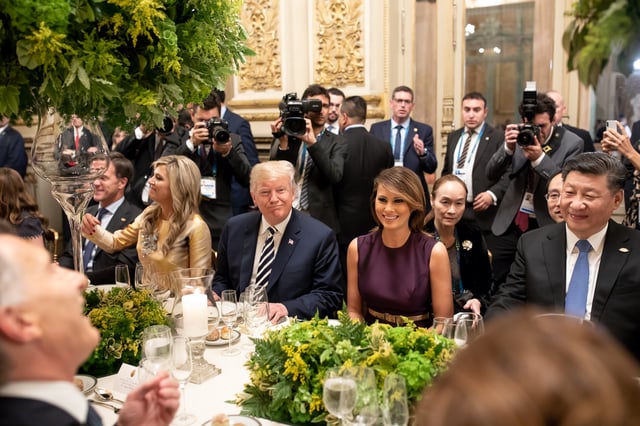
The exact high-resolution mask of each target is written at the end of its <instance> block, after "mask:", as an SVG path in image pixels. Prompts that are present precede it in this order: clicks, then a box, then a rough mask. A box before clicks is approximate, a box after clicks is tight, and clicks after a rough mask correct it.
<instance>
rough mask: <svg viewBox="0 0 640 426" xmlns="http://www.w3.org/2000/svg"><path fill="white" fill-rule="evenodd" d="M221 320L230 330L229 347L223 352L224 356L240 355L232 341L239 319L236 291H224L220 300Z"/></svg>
mask: <svg viewBox="0 0 640 426" xmlns="http://www.w3.org/2000/svg"><path fill="white" fill-rule="evenodd" d="M220 319H222V322H223V323H224V324H225V325H226V326H227V327H228V328H229V347H228V348H227V349H225V350H224V351H222V355H225V356H234V355H238V354H239V353H240V351H239V350H238V349H237V348H232V347H231V340H233V325H234V324H235V322H236V320H237V319H238V301H237V299H236V291H235V290H223V291H222V297H221V298H220Z"/></svg>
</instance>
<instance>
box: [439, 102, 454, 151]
mask: <svg viewBox="0 0 640 426" xmlns="http://www.w3.org/2000/svg"><path fill="white" fill-rule="evenodd" d="M453 114H454V98H453V96H446V97H444V98H442V126H441V130H440V144H441V148H442V149H441V150H440V152H441V153H442V157H443V158H444V155H445V153H446V152H447V137H448V136H449V133H451V132H453V131H454V130H455V129H454V128H453Z"/></svg>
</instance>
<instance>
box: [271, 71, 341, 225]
mask: <svg viewBox="0 0 640 426" xmlns="http://www.w3.org/2000/svg"><path fill="white" fill-rule="evenodd" d="M328 115H329V93H328V92H327V89H325V88H324V87H322V86H320V85H318V84H312V85H310V86H309V87H307V89H306V90H305V91H304V93H303V94H302V100H299V99H298V98H297V95H296V94H295V93H289V94H287V95H285V96H284V97H283V99H282V102H281V103H280V117H279V118H278V119H277V120H276V121H275V122H274V123H272V124H271V131H272V133H273V137H274V140H273V143H272V145H271V152H270V155H269V159H270V160H286V161H289V162H290V163H291V164H293V166H294V167H295V169H296V183H297V187H298V188H299V189H298V191H297V192H298V193H297V194H296V197H295V200H294V202H293V207H294V208H296V209H298V210H300V211H302V212H307V213H308V214H309V215H310V216H312V217H314V218H316V219H318V220H320V221H321V222H323V223H324V224H325V225H327V226H329V227H330V228H332V229H333V230H334V231H336V232H339V230H340V225H339V222H338V214H337V210H336V206H335V201H334V195H333V186H334V185H336V184H338V183H339V182H340V181H341V180H342V174H343V169H344V162H345V159H346V157H347V146H346V144H345V143H344V139H343V138H342V136H340V135H335V134H333V133H331V132H329V131H327V130H326V129H325V127H324V125H325V123H326V121H327V117H328Z"/></svg>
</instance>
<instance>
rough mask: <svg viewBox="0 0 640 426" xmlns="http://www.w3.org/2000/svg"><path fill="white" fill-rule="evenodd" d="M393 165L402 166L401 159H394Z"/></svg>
mask: <svg viewBox="0 0 640 426" xmlns="http://www.w3.org/2000/svg"><path fill="white" fill-rule="evenodd" d="M393 165H394V166H396V167H402V166H404V164H402V160H396V161H394V162H393Z"/></svg>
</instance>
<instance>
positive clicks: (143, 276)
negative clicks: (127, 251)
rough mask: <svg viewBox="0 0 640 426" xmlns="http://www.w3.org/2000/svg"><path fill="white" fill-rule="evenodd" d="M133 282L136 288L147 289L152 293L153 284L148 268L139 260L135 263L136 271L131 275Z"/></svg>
mask: <svg viewBox="0 0 640 426" xmlns="http://www.w3.org/2000/svg"><path fill="white" fill-rule="evenodd" d="M133 284H134V287H135V289H136V290H147V291H148V292H149V293H150V294H152V295H153V293H154V284H153V281H152V279H151V273H150V268H148V267H146V268H145V267H144V266H143V265H142V263H140V262H138V263H136V272H135V274H134V275H133Z"/></svg>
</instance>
